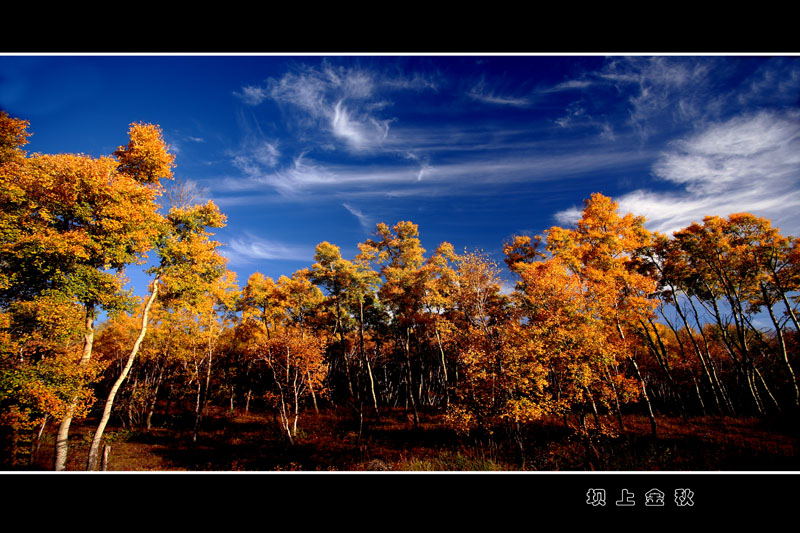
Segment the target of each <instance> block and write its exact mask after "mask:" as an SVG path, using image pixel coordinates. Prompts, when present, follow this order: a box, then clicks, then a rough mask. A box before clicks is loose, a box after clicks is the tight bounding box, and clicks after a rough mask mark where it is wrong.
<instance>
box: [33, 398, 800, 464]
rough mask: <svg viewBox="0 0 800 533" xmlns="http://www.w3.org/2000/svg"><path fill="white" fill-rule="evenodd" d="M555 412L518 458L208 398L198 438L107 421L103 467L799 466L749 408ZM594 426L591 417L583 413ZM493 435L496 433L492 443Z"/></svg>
mask: <svg viewBox="0 0 800 533" xmlns="http://www.w3.org/2000/svg"><path fill="white" fill-rule="evenodd" d="M573 422H575V421H571V426H570V427H566V426H565V425H564V421H563V420H549V421H543V422H541V423H539V424H537V425H536V426H534V427H532V428H530V429H529V430H528V432H527V433H526V436H525V447H524V450H525V462H524V465H523V462H522V455H521V454H520V451H519V448H518V447H517V446H516V445H512V444H511V441H510V439H506V438H502V437H501V436H499V435H498V436H496V437H495V439H487V438H483V439H478V438H476V437H474V436H473V437H465V436H459V435H458V434H456V433H455V432H454V431H453V430H451V429H449V428H447V427H445V426H444V425H443V423H442V420H441V417H440V416H439V415H432V414H427V415H423V416H422V419H421V422H420V424H419V426H418V427H414V425H413V421H412V420H411V419H410V417H409V416H408V415H406V414H405V413H403V411H402V410H397V411H391V412H384V413H382V415H381V417H380V418H376V417H375V416H374V415H373V416H365V417H364V419H363V420H361V419H359V418H358V417H357V416H354V413H353V412H352V411H351V412H349V413H347V412H343V411H339V412H330V411H328V412H321V413H320V414H316V413H314V412H306V413H303V414H301V417H300V421H299V424H298V427H299V433H298V437H297V438H296V442H295V443H294V444H290V443H289V442H288V440H287V439H285V438H284V437H283V435H282V434H281V433H280V431H279V426H278V423H277V420H276V419H275V418H274V417H273V416H271V415H265V414H259V413H241V412H226V411H224V410H219V409H211V410H210V412H209V413H208V414H207V416H206V418H205V419H204V420H203V424H202V426H201V432H200V436H199V438H198V441H197V443H193V442H192V439H191V420H190V417H189V416H187V417H183V418H175V419H171V420H160V421H158V420H157V421H156V425H154V427H153V428H152V429H151V430H150V431H149V432H145V431H143V430H138V429H133V430H132V429H125V428H123V427H121V426H114V425H109V426H108V428H107V429H106V433H105V441H106V443H107V444H109V445H110V446H111V448H110V453H109V460H108V466H107V470H109V471H127V472H131V471H203V472H208V471H216V472H231V471H250V472H253V471H256V472H265V471H266V472H275V471H520V470H529V471H586V470H599V471H664V470H666V471H798V470H800V454H799V453H798V451H800V428H799V427H798V424H797V422H796V420H795V421H781V420H771V421H764V420H759V419H754V418H721V417H701V418H700V417H698V418H689V419H688V420H687V421H683V420H682V419H680V418H670V417H659V418H658V435H657V437H656V438H655V439H654V438H653V437H652V436H651V435H650V425H649V420H648V419H647V418H646V417H641V416H634V415H629V416H627V417H626V418H625V420H624V425H625V431H624V432H621V431H620V429H619V426H618V423H617V421H616V419H615V418H613V417H608V418H606V419H603V420H602V422H603V430H602V431H601V432H599V433H593V435H592V436H591V437H586V436H581V434H580V433H579V432H577V431H576V430H575V427H574V426H573V425H572V423H573ZM587 423H588V424H589V427H590V428H591V427H592V421H591V420H590V421H588V422H587ZM93 432H94V420H92V419H87V420H83V421H75V422H73V424H72V428H71V432H70V449H69V461H68V464H67V470H70V471H82V470H84V468H85V461H86V455H87V451H88V446H89V443H90V442H91V438H92V435H93ZM54 439H55V428H54V427H48V428H47V429H46V431H45V434H44V435H43V437H42V440H41V443H40V447H39V449H38V451H37V452H36V453H35V454H34V456H33V464H32V465H31V466H29V467H27V468H24V469H22V470H27V471H47V470H50V469H52V458H53V443H54ZM497 442H499V444H497Z"/></svg>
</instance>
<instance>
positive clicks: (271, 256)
mask: <svg viewBox="0 0 800 533" xmlns="http://www.w3.org/2000/svg"><path fill="white" fill-rule="evenodd" d="M220 253H221V254H222V255H224V256H225V257H227V258H228V260H229V261H230V262H231V263H232V264H246V263H250V262H252V261H259V260H264V259H267V260H290V261H291V260H295V261H307V260H308V261H310V260H311V259H313V257H314V250H313V248H310V247H308V246H304V245H295V244H287V243H283V242H280V241H275V240H269V239H263V238H261V237H256V236H254V235H252V234H250V233H245V234H244V235H242V236H241V237H237V238H234V239H231V240H230V242H229V243H228V245H227V246H226V247H223V248H222V249H221V250H220Z"/></svg>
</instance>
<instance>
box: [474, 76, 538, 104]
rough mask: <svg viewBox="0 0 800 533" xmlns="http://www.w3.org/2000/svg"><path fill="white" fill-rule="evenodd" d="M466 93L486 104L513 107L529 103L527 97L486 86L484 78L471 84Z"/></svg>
mask: <svg viewBox="0 0 800 533" xmlns="http://www.w3.org/2000/svg"><path fill="white" fill-rule="evenodd" d="M467 95H468V96H469V97H470V98H472V99H473V100H477V101H479V102H483V103H486V104H493V105H503V106H513V107H528V106H530V105H531V102H530V100H529V99H528V98H527V97H519V96H509V95H504V94H498V92H497V91H496V90H493V89H491V88H489V87H488V85H487V83H486V80H485V79H481V81H480V82H478V83H477V84H476V85H475V86H473V87H472V89H470V90H469V92H468V93H467Z"/></svg>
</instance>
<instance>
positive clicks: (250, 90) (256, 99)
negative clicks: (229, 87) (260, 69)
mask: <svg viewBox="0 0 800 533" xmlns="http://www.w3.org/2000/svg"><path fill="white" fill-rule="evenodd" d="M233 94H234V96H236V97H237V98H239V99H240V100H241V101H242V102H244V103H245V104H247V105H258V104H260V103H261V102H263V101H264V100H266V99H267V98H268V97H269V95H268V94H267V91H266V90H265V89H264V88H263V87H253V86H252V85H247V86H245V87H242V89H241V91H240V92H234V93H233Z"/></svg>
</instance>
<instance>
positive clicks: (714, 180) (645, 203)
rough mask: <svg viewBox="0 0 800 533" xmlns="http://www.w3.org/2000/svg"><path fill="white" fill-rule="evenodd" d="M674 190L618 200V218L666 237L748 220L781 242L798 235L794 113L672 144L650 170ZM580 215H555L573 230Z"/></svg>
mask: <svg viewBox="0 0 800 533" xmlns="http://www.w3.org/2000/svg"><path fill="white" fill-rule="evenodd" d="M652 170H653V173H654V175H655V176H656V177H657V178H659V179H660V180H662V181H663V182H664V183H666V184H671V185H673V186H675V187H676V188H675V189H674V190H671V191H668V192H664V191H652V190H636V191H633V192H631V193H628V194H626V195H623V196H621V197H620V198H618V199H617V201H618V203H619V206H620V211H621V212H631V213H635V214H638V215H644V216H645V217H646V218H647V220H648V222H647V226H648V227H649V228H650V229H651V230H655V231H659V232H662V233H667V234H671V233H672V232H674V231H676V230H678V229H682V228H684V227H686V226H688V225H689V224H691V223H692V222H700V221H702V219H703V217H705V216H707V215H717V216H728V215H730V214H732V213H738V212H750V213H752V214H754V215H756V216H761V217H766V218H769V219H770V220H771V221H772V222H773V224H774V225H776V226H778V227H780V228H781V230H782V231H783V233H784V234H791V235H798V234H800V219H798V217H797V213H798V211H799V210H800V113H798V112H795V111H792V112H786V113H780V112H766V111H765V112H760V113H756V114H751V115H746V116H739V117H736V118H733V119H730V120H727V121H724V122H720V123H715V124H712V125H710V126H708V127H707V128H706V129H704V130H702V131H700V132H698V133H696V134H693V135H690V136H688V137H686V138H684V139H682V140H679V141H677V142H675V143H673V144H672V145H671V147H670V149H669V150H667V151H665V152H664V153H663V154H662V155H661V156H660V158H659V159H658V160H657V161H656V163H655V164H654V165H653V169H652ZM579 216H580V210H579V209H577V208H573V209H570V210H565V211H562V212H560V213H557V214H556V219H557V220H558V221H559V222H561V223H562V224H567V223H570V222H574V221H575V220H576V219H577V218H578V217H579Z"/></svg>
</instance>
